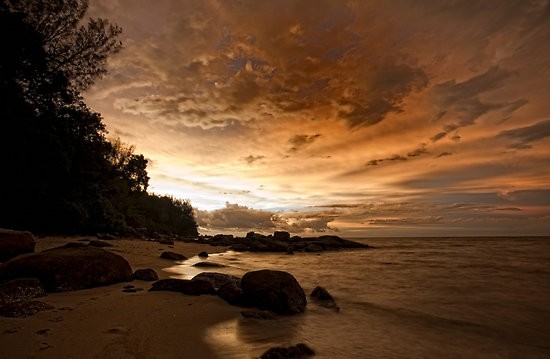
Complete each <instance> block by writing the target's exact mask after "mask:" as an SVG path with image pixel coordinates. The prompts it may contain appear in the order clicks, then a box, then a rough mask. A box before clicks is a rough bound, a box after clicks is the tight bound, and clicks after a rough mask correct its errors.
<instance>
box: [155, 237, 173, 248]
mask: <svg viewBox="0 0 550 359" xmlns="http://www.w3.org/2000/svg"><path fill="white" fill-rule="evenodd" d="M158 241H159V243H160V244H166V245H169V246H173V245H174V240H173V239H171V238H168V237H161V238H160V239H159V240H158Z"/></svg>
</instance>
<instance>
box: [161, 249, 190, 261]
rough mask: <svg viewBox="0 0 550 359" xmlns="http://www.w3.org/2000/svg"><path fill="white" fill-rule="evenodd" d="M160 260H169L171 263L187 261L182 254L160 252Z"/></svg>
mask: <svg viewBox="0 0 550 359" xmlns="http://www.w3.org/2000/svg"><path fill="white" fill-rule="evenodd" d="M160 258H164V259H170V260H173V261H184V260H186V259H187V257H186V256H184V255H183V254H179V253H175V252H168V251H166V252H162V254H161V255H160Z"/></svg>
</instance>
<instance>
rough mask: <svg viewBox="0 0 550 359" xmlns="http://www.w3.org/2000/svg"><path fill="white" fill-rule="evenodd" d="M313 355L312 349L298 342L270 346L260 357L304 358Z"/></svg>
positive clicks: (271, 358)
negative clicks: (285, 345) (291, 344)
mask: <svg viewBox="0 0 550 359" xmlns="http://www.w3.org/2000/svg"><path fill="white" fill-rule="evenodd" d="M312 355H315V352H314V351H313V349H311V348H310V347H308V346H307V345H306V344H303V343H300V344H296V345H294V346H290V347H275V348H271V349H269V350H268V351H266V352H265V353H263V354H262V356H260V359H286V358H304V357H309V356H312Z"/></svg>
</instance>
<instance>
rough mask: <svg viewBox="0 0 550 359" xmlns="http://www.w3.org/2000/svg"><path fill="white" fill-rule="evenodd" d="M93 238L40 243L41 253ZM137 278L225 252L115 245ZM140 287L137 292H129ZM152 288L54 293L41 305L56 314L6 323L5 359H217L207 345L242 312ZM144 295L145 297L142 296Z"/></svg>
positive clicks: (2, 320)
mask: <svg viewBox="0 0 550 359" xmlns="http://www.w3.org/2000/svg"><path fill="white" fill-rule="evenodd" d="M86 239H95V238H93V237H44V238H37V240H36V252H40V251H43V250H47V249H50V248H54V247H58V246H61V245H64V244H66V243H69V242H77V241H79V240H86ZM108 243H109V244H111V245H112V247H106V248H105V249H106V250H109V251H111V252H113V253H116V254H119V255H121V256H122V257H124V258H125V259H126V260H127V261H128V262H129V263H130V265H131V267H132V270H134V271H135V270H137V269H143V268H151V269H154V270H155V271H156V272H157V273H158V275H159V277H160V278H161V279H162V278H169V277H170V275H171V274H170V273H169V272H165V271H163V268H167V267H170V266H171V265H173V264H175V262H174V261H169V260H166V259H162V258H160V254H161V253H162V251H165V250H169V251H174V252H177V253H181V254H183V255H185V256H186V257H192V256H195V255H197V254H198V253H199V252H202V251H206V252H209V253H215V252H220V251H224V250H225V248H224V247H212V246H208V245H201V244H194V243H183V242H175V243H174V245H164V244H160V243H159V242H153V241H145V240H139V239H117V240H112V241H108ZM126 285H133V286H135V288H138V291H137V292H133V293H127V292H123V289H124V286H126ZM150 287H151V282H145V281H139V280H134V281H132V282H128V283H116V284H113V285H109V286H103V287H97V288H91V289H85V290H78V291H73V292H64V293H51V294H48V296H47V297H44V298H38V300H40V301H42V302H44V303H47V304H49V305H51V306H52V307H54V309H53V310H47V311H43V312H39V313H37V314H35V315H32V316H29V317H25V318H6V317H0V348H1V349H0V354H1V355H0V356H1V357H4V358H75V357H78V358H181V357H190V358H216V357H217V356H216V353H215V352H214V351H213V349H212V348H211V346H210V345H208V344H207V343H206V341H205V340H204V336H205V333H206V331H207V330H208V329H209V328H210V327H212V326H214V325H216V324H218V323H221V322H223V321H226V320H231V319H234V318H237V317H238V316H239V315H240V314H239V312H240V308H238V307H234V306H231V305H228V304H227V303H226V302H225V301H223V300H222V299H220V298H219V297H217V296H198V297H195V296H187V295H183V294H180V293H174V292H148V289H149V288H150ZM139 289H143V290H139Z"/></svg>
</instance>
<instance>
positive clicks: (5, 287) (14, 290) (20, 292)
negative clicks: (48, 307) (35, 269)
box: [0, 278, 46, 306]
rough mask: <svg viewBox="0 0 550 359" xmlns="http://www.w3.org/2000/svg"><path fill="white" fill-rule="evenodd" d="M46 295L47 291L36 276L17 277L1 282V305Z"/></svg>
mask: <svg viewBox="0 0 550 359" xmlns="http://www.w3.org/2000/svg"><path fill="white" fill-rule="evenodd" d="M45 296H46V291H45V290H44V287H43V286H42V284H41V283H40V281H39V280H38V279H36V278H17V279H13V280H10V281H9V282H6V283H3V284H0V306H3V305H6V304H9V303H14V302H19V301H26V300H29V299H33V298H38V297H45Z"/></svg>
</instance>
